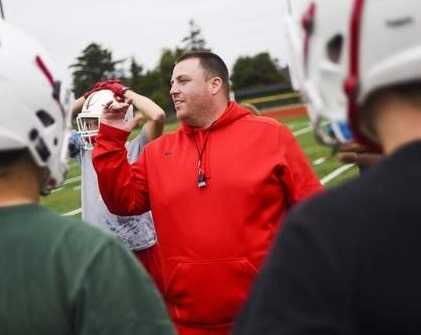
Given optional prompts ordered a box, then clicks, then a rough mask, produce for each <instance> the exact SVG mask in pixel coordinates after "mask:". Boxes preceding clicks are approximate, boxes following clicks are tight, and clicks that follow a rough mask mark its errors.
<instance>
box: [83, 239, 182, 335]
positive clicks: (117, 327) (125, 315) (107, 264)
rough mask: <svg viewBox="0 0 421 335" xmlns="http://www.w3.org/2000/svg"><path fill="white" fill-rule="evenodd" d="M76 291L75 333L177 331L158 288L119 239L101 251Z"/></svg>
mask: <svg viewBox="0 0 421 335" xmlns="http://www.w3.org/2000/svg"><path fill="white" fill-rule="evenodd" d="M76 292H77V293H76V299H75V300H76V307H75V317H76V320H75V327H76V329H75V330H76V332H75V334H81V335H84V334H86V335H87V334H103V335H107V334H110V335H115V334H121V335H125V334H127V335H133V334H150V335H152V334H154V335H155V334H156V335H161V334H162V335H166V334H168V335H172V334H175V332H174V329H173V326H172V324H171V321H170V320H169V317H168V314H167V312H166V309H165V306H164V304H163V302H162V299H161V298H160V296H159V294H158V291H157V289H156V288H155V286H154V285H153V283H152V281H151V280H150V278H149V277H148V276H147V274H146V272H145V271H144V269H143V267H142V266H141V265H140V264H138V263H137V262H136V261H135V260H134V258H133V256H132V255H130V254H129V252H128V251H127V250H125V249H124V248H123V246H122V245H120V243H118V242H117V241H114V240H112V241H110V242H108V243H107V244H104V245H103V247H102V248H101V249H100V250H99V251H98V252H97V254H96V255H95V257H94V258H93V259H92V261H91V262H90V264H89V266H88V267H87V271H86V272H85V274H84V276H83V278H82V279H81V282H80V285H79V287H78V288H77V291H76Z"/></svg>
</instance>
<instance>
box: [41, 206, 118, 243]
mask: <svg viewBox="0 0 421 335" xmlns="http://www.w3.org/2000/svg"><path fill="white" fill-rule="evenodd" d="M38 226H39V229H40V232H42V233H44V234H45V236H48V235H50V237H51V238H52V239H54V240H56V241H59V242H57V243H59V244H66V245H68V246H69V247H70V249H75V250H76V249H80V248H82V247H83V248H91V247H93V246H94V245H101V244H105V243H108V241H109V240H110V239H112V236H111V235H110V234H107V233H105V232H103V231H102V230H100V229H99V228H97V227H94V226H92V225H89V224H87V223H85V222H83V221H81V220H79V219H77V218H74V217H71V216H63V215H60V214H58V213H55V212H53V211H51V210H49V209H47V208H43V215H42V222H41V221H40V222H39V223H38Z"/></svg>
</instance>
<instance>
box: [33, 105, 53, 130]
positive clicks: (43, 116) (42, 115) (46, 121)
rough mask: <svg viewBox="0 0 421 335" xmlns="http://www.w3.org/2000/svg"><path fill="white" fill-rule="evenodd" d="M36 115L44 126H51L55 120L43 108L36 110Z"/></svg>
mask: <svg viewBox="0 0 421 335" xmlns="http://www.w3.org/2000/svg"><path fill="white" fill-rule="evenodd" d="M36 115H37V117H38V119H39V120H40V121H41V123H42V124H43V126H44V127H48V126H51V125H52V124H54V122H55V121H54V119H53V117H52V116H51V115H50V114H49V113H47V112H46V111H45V110H43V109H40V110H39V111H37V112H36Z"/></svg>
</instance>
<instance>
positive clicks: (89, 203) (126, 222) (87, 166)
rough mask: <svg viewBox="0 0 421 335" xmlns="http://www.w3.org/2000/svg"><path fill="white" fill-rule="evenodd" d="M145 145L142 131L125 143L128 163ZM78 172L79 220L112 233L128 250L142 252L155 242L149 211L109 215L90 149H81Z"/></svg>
mask: <svg viewBox="0 0 421 335" xmlns="http://www.w3.org/2000/svg"><path fill="white" fill-rule="evenodd" d="M147 142H148V139H147V135H146V132H145V131H144V130H143V129H142V131H141V132H140V134H139V135H138V136H137V137H136V138H135V139H133V140H132V141H130V142H128V143H127V144H126V147H127V159H128V161H129V163H133V162H134V161H136V160H137V158H138V156H139V154H140V153H141V152H142V151H143V147H144V146H145V144H146V143H147ZM80 162H81V170H82V185H81V194H82V219H83V220H84V221H86V222H88V223H90V224H92V225H96V226H99V227H101V228H102V229H104V230H105V231H107V232H111V233H114V234H116V235H117V236H118V237H119V238H120V239H121V240H122V241H123V243H124V244H125V245H126V246H127V247H128V248H129V249H131V250H142V249H146V248H149V247H151V246H153V245H154V244H155V243H156V232H155V228H154V224H153V220H152V215H151V212H147V213H144V214H142V215H134V216H118V215H115V214H112V213H110V211H109V210H108V208H107V207H106V205H105V203H104V201H103V200H102V197H101V193H100V192H99V188H98V180H97V176H96V172H95V169H94V167H93V164H92V150H85V149H81V151H80Z"/></svg>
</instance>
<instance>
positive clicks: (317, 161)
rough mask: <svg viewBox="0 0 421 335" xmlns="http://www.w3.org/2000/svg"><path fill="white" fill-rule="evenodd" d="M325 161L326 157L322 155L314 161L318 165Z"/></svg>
mask: <svg viewBox="0 0 421 335" xmlns="http://www.w3.org/2000/svg"><path fill="white" fill-rule="evenodd" d="M324 162H326V157H320V158H318V159H316V160H314V161H313V165H314V166H317V165H320V164H323V163H324Z"/></svg>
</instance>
